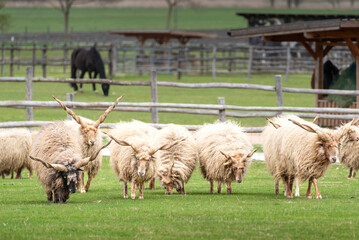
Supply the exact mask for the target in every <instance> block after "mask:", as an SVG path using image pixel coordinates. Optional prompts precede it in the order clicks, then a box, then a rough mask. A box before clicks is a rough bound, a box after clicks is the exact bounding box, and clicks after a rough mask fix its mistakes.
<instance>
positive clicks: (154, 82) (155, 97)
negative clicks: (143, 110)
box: [151, 71, 158, 123]
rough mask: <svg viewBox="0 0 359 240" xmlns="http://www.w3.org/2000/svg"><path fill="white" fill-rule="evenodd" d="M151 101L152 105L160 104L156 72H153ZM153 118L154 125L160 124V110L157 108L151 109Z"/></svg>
mask: <svg viewBox="0 0 359 240" xmlns="http://www.w3.org/2000/svg"><path fill="white" fill-rule="evenodd" d="M151 100H152V103H157V102H158V95H157V72H156V71H151ZM151 116H152V123H158V110H157V108H156V107H153V108H151Z"/></svg>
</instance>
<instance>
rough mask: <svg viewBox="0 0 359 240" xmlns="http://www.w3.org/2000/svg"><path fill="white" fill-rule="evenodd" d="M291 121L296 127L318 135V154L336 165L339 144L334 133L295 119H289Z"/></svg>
mask: <svg viewBox="0 0 359 240" xmlns="http://www.w3.org/2000/svg"><path fill="white" fill-rule="evenodd" d="M289 121H292V122H293V123H294V124H295V125H298V126H299V127H301V128H303V129H304V130H306V131H308V132H312V133H315V134H317V136H318V141H317V142H316V144H317V145H318V147H319V149H318V151H317V152H318V153H319V154H321V155H322V156H323V157H324V158H325V159H328V160H329V161H330V162H331V163H335V162H336V161H337V156H338V143H337V141H336V138H335V136H334V134H333V133H331V132H329V131H325V130H324V129H322V128H320V127H313V126H310V125H308V124H305V123H299V122H297V121H295V120H293V119H289Z"/></svg>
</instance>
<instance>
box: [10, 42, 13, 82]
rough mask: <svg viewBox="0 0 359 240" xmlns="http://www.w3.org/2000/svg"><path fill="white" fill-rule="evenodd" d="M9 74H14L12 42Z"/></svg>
mask: <svg viewBox="0 0 359 240" xmlns="http://www.w3.org/2000/svg"><path fill="white" fill-rule="evenodd" d="M10 76H11V77H13V76H14V44H13V43H12V44H11V47H10Z"/></svg>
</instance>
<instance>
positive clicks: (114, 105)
mask: <svg viewBox="0 0 359 240" xmlns="http://www.w3.org/2000/svg"><path fill="white" fill-rule="evenodd" d="M122 97H123V95H121V96H120V97H119V98H117V100H116V102H115V103H114V104H113V105H112V106H110V107H108V108H107V110H106V111H105V112H104V113H103V114H102V115H101V116H100V118H99V119H98V120H97V121H96V124H95V127H96V128H98V127H99V126H100V124H101V123H102V122H103V121H105V119H106V117H107V115H108V114H109V113H110V112H111V111H112V110H113V109H114V108H115V107H116V105H117V103H118V102H119V101H120V100H121V98H122Z"/></svg>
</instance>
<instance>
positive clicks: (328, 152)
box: [317, 138, 338, 163]
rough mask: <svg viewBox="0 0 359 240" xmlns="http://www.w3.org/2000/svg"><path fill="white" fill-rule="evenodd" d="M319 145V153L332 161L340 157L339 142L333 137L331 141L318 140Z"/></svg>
mask: <svg viewBox="0 0 359 240" xmlns="http://www.w3.org/2000/svg"><path fill="white" fill-rule="evenodd" d="M317 144H318V145H319V151H318V152H319V153H320V154H321V155H322V156H323V157H325V158H326V159H328V160H329V161H330V162H331V163H335V162H336V161H337V159H338V157H337V156H338V144H337V142H336V141H334V138H331V140H330V141H323V140H320V141H318V142H317Z"/></svg>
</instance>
